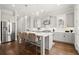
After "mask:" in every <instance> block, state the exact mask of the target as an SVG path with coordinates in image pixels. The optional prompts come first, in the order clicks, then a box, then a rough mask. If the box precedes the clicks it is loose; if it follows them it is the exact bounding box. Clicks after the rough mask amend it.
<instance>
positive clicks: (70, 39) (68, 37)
mask: <svg viewBox="0 0 79 59" xmlns="http://www.w3.org/2000/svg"><path fill="white" fill-rule="evenodd" d="M74 38H75V37H74V33H65V32H56V33H54V40H55V41H60V42H66V43H74Z"/></svg>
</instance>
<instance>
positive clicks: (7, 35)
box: [1, 21, 15, 43]
mask: <svg viewBox="0 0 79 59" xmlns="http://www.w3.org/2000/svg"><path fill="white" fill-rule="evenodd" d="M13 40H15V24H14V23H11V22H9V21H1V43H5V42H9V41H13Z"/></svg>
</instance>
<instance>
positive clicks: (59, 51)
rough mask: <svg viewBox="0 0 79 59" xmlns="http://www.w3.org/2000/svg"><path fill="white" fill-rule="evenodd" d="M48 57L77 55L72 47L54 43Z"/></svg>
mask: <svg viewBox="0 0 79 59" xmlns="http://www.w3.org/2000/svg"><path fill="white" fill-rule="evenodd" d="M50 55H78V53H77V51H76V50H75V47H74V45H72V44H67V43H61V42H55V45H54V47H53V48H52V49H51V51H50Z"/></svg>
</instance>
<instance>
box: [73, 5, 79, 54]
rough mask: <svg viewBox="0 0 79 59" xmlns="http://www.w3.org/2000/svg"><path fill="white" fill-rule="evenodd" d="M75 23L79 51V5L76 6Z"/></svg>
mask: <svg viewBox="0 0 79 59" xmlns="http://www.w3.org/2000/svg"><path fill="white" fill-rule="evenodd" d="M74 16H75V18H74V19H75V20H74V25H75V43H74V45H75V48H76V50H77V51H78V53H79V5H75V8H74Z"/></svg>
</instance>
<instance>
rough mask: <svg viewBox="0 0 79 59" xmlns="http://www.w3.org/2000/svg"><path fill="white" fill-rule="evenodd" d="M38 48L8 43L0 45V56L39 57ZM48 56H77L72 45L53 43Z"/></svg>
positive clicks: (27, 44)
mask: <svg viewBox="0 0 79 59" xmlns="http://www.w3.org/2000/svg"><path fill="white" fill-rule="evenodd" d="M39 54H40V48H39V47H36V46H34V45H31V44H30V43H24V42H23V43H21V44H19V43H18V42H15V41H13V42H9V43H4V44H1V45H0V55H39ZM49 55H77V52H76V51H75V48H74V46H73V45H69V44H64V43H58V42H55V46H54V47H52V49H51V50H50V53H49Z"/></svg>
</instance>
